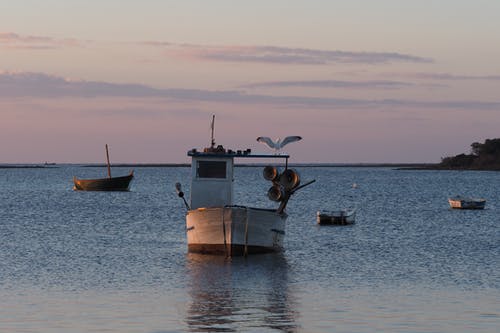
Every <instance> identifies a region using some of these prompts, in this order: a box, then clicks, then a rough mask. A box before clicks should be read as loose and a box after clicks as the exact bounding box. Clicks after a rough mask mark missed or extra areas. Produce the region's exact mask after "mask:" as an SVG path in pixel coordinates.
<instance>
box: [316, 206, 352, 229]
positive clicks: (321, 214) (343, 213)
mask: <svg viewBox="0 0 500 333" xmlns="http://www.w3.org/2000/svg"><path fill="white" fill-rule="evenodd" d="M355 217H356V210H355V209H343V210H335V211H329V210H322V211H318V212H317V213H316V221H317V222H318V224H319V225H348V224H353V223H354V220H355Z"/></svg>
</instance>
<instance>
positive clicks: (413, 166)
mask: <svg viewBox="0 0 500 333" xmlns="http://www.w3.org/2000/svg"><path fill="white" fill-rule="evenodd" d="M268 164H269V163H255V164H251V163H237V164H235V165H234V166H235V167H236V168H241V167H249V168H260V167H264V166H266V165H268ZM273 164H274V165H276V166H284V164H283V163H273ZM63 166H70V167H80V168H105V167H106V164H104V163H96V164H85V163H61V164H56V163H51V164H47V165H45V164H0V169H57V168H60V167H63ZM288 166H289V167H293V168H392V169H394V170H400V171H412V170H413V171H419V170H421V171H426V170H427V171H499V170H495V169H461V168H444V167H442V166H440V164H439V163H289V164H288ZM111 167H113V168H189V167H191V164H189V163H117V164H111Z"/></svg>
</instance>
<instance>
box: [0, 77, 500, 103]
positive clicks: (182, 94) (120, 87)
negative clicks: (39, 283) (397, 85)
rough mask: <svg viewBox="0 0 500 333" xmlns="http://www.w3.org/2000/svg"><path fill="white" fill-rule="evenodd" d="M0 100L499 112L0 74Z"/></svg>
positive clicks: (463, 101) (405, 101)
mask: <svg viewBox="0 0 500 333" xmlns="http://www.w3.org/2000/svg"><path fill="white" fill-rule="evenodd" d="M0 97H42V98H58V97H61V98H62V97H83V98H85V97H129V98H130V97H131V98H150V97H154V98H166V99H176V100H180V101H188V102H189V101H196V102H216V103H233V104H242V105H245V104H260V105H266V104H268V105H276V106H280V107H295V108H296V107H298V108H308V109H309V108H327V109H328V108H338V107H340V108H349V109H354V110H359V109H365V110H366V109H384V108H391V109H394V108H396V109H404V108H417V109H428V108H432V109H462V110H479V109H481V110H493V111H499V112H500V102H496V101H493V102H483V101H468V100H451V101H416V100H401V99H351V98H329V97H306V96H275V95H261V94H246V93H245V92H243V91H231V90H225V91H216V90H199V89H156V88H152V87H149V86H146V85H141V84H117V83H108V82H95V81H83V80H69V79H64V78H61V77H57V76H51V75H47V74H44V73H11V72H4V73H0Z"/></svg>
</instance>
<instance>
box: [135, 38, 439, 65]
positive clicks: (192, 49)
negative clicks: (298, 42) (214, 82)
mask: <svg viewBox="0 0 500 333" xmlns="http://www.w3.org/2000/svg"><path fill="white" fill-rule="evenodd" d="M141 44H142V45H148V46H155V47H163V48H167V49H169V50H170V51H171V52H172V53H173V54H177V55H180V56H183V57H191V58H194V59H199V60H206V61H221V62H247V63H271V64H302V65H326V64H332V63H364V64H380V63H393V62H409V63H432V62H433V59H431V58H424V57H420V56H415V55H409V54H402V53H397V52H352V51H340V50H318V49H307V48H291V47H278V46H230V45H226V46H209V45H194V44H179V43H170V42H154V41H149V42H142V43H141Z"/></svg>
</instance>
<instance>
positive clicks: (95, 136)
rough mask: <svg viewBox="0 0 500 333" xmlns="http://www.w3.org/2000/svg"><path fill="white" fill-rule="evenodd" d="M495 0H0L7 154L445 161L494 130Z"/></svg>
mask: <svg viewBox="0 0 500 333" xmlns="http://www.w3.org/2000/svg"><path fill="white" fill-rule="evenodd" d="M499 13H500V1H498V0H474V1H472V0H468V1H465V0H454V1H452V0H440V1H413V0H412V1H409V0H408V1H407V0H378V1H369V0H366V1H359V0H352V1H336V0H331V1H326V0H324V1H319V0H308V1H294V0H286V1H285V0H278V1H272V0H271V1H270V0H266V1H261V0H253V1H234V0H233V1H229V0H225V1H220V0H212V1H201V0H199V1H193V0H183V1H160V0H142V1H129V0H120V1H118V0H106V1H94V0H85V1H83V0H65V1H62V0H44V1H38V0H23V1H10V0H0V163H43V162H45V161H48V162H56V163H90V162H104V157H105V154H104V145H105V144H106V143H107V144H108V145H109V146H110V148H111V159H112V162H115V163H116V162H137V163H181V162H187V161H188V157H187V156H186V152H187V151H188V150H189V149H191V148H195V147H196V148H203V147H205V146H207V145H208V144H209V143H210V120H211V116H212V114H215V115H216V141H217V143H218V144H223V145H224V146H225V147H226V148H232V149H246V148H251V149H252V150H253V151H254V152H266V151H268V150H267V148H266V147H265V146H264V145H262V144H259V143H258V142H256V140H255V139H256V138H257V137H258V136H269V137H272V138H278V137H281V138H283V137H285V136H288V135H300V136H302V137H303V140H302V141H300V142H296V143H292V144H290V145H289V146H286V147H285V149H284V150H285V151H286V152H287V153H290V154H291V155H292V160H291V161H292V162H311V163H318V162H323V163H380V162H390V163H413V162H439V161H440V159H441V157H444V156H450V155H455V154H459V153H468V152H469V148H470V144H471V143H472V142H476V141H477V142H483V141H484V140H485V139H487V138H497V137H500V20H499V19H498V18H499Z"/></svg>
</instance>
